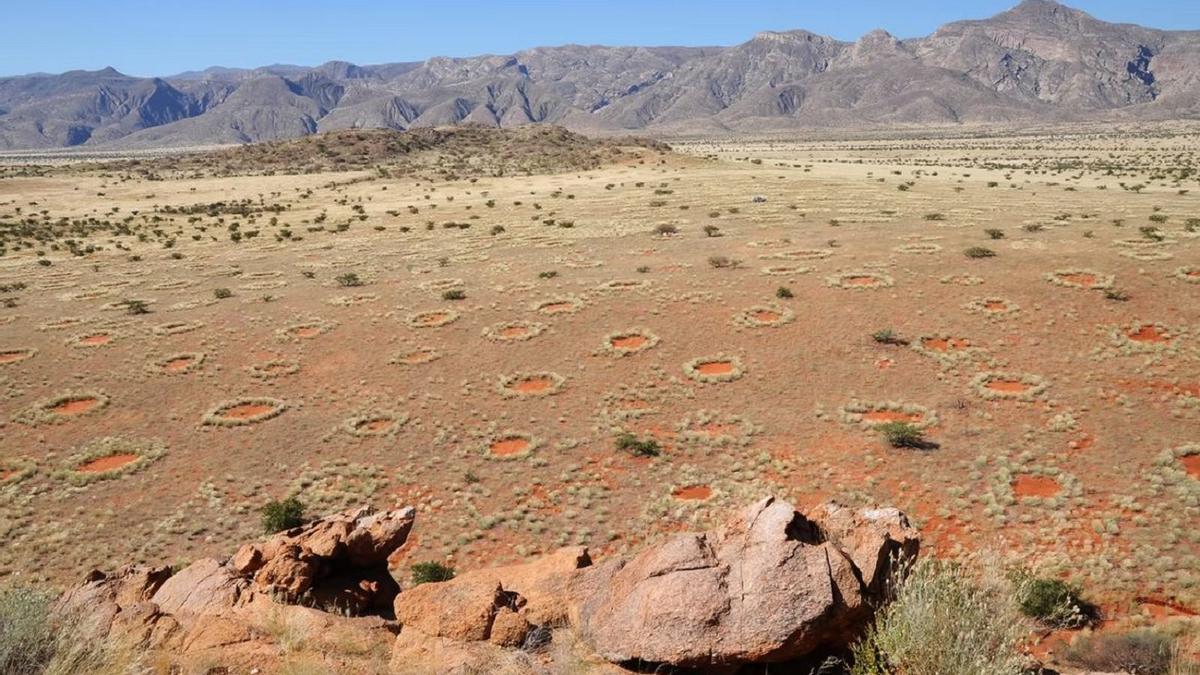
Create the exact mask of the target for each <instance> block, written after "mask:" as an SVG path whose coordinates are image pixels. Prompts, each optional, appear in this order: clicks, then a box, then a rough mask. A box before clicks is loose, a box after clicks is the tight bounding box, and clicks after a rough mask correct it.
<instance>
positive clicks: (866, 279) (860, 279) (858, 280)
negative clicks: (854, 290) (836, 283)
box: [842, 274, 882, 287]
mask: <svg viewBox="0 0 1200 675" xmlns="http://www.w3.org/2000/svg"><path fill="white" fill-rule="evenodd" d="M842 283H844V284H845V285H847V286H867V287H870V286H879V285H880V284H881V283H882V282H881V281H880V280H879V277H873V276H871V275H868V274H861V275H857V276H852V277H846V278H844V279H842Z"/></svg>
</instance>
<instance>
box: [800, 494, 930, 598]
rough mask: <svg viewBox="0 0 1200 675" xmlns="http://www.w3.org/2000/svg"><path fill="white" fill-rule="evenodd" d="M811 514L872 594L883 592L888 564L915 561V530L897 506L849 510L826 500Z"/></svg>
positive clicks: (917, 549) (918, 545)
mask: <svg viewBox="0 0 1200 675" xmlns="http://www.w3.org/2000/svg"><path fill="white" fill-rule="evenodd" d="M811 515H812V517H813V520H815V521H816V522H817V524H818V525H819V526H820V528H821V531H822V533H823V534H824V536H825V537H826V538H827V539H828V540H830V541H832V542H833V543H834V544H835V545H836V546H837V547H838V548H840V549H841V550H842V551H844V552H845V553H846V555H848V556H850V560H851V561H853V562H854V566H855V567H857V568H858V571H859V573H860V574H861V578H862V581H863V584H865V585H866V587H867V590H868V592H870V593H872V594H875V595H878V594H879V593H882V592H883V591H884V588H885V586H886V584H887V581H888V578H887V577H888V573H889V572H890V571H891V569H892V565H891V563H892V562H893V561H897V560H901V561H903V560H914V559H916V557H917V554H918V553H919V552H920V549H921V540H920V537H919V536H918V534H917V531H916V530H915V529H914V528H913V527H912V525H910V524H909V522H908V518H907V517H906V516H905V515H904V514H903V513H901V512H900V510H899V509H896V508H873V509H852V508H849V507H847V506H843V505H841V504H837V503H834V502H829V503H827V504H825V506H824V507H823V508H822V509H819V510H817V511H816V512H814V513H813V514H811Z"/></svg>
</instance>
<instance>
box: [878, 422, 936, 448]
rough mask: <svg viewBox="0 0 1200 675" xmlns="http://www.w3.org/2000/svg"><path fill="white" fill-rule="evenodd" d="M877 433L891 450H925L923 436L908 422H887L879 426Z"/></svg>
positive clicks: (925, 442) (922, 433)
mask: <svg viewBox="0 0 1200 675" xmlns="http://www.w3.org/2000/svg"><path fill="white" fill-rule="evenodd" d="M879 433H880V434H881V435H883V439H884V440H885V441H887V444H888V445H890V446H892V447H893V448H917V449H925V447H926V445H927V443H928V442H927V441H926V440H925V434H924V432H922V431H921V430H920V429H919V428H917V427H916V426H915V425H913V424H910V423H908V422H887V423H885V424H881V425H879Z"/></svg>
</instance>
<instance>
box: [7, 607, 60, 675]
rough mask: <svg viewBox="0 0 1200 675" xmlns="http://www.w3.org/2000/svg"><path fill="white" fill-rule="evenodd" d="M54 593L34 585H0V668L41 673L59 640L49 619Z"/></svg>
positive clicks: (20, 673)
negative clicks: (2, 586) (0, 586)
mask: <svg viewBox="0 0 1200 675" xmlns="http://www.w3.org/2000/svg"><path fill="white" fill-rule="evenodd" d="M53 603H54V595H53V594H51V593H48V592H46V591H40V590H37V589H33V588H25V587H11V588H3V589H0V672H2V673H13V674H14V675H25V674H26V673H29V674H30V675H32V674H33V673H41V672H43V670H44V669H45V667H46V666H47V665H48V664H49V663H50V660H51V659H52V658H53V657H54V652H55V650H56V647H57V644H56V643H57V640H56V639H55V635H54V632H55V631H54V626H53V625H52V624H51V622H50V610H51V605H52V604H53Z"/></svg>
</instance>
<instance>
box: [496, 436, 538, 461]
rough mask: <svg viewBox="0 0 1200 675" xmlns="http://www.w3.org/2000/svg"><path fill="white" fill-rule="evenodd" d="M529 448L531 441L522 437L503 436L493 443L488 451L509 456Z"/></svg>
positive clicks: (498, 455)
mask: <svg viewBox="0 0 1200 675" xmlns="http://www.w3.org/2000/svg"><path fill="white" fill-rule="evenodd" d="M528 449H529V441H528V440H526V439H524V438H520V437H513V438H502V439H500V440H498V441H495V442H493V443H492V445H491V447H489V448H488V451H489V452H491V453H492V454H493V455H495V456H497V457H508V456H510V455H519V454H521V453H522V452H525V451H526V450H528Z"/></svg>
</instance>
